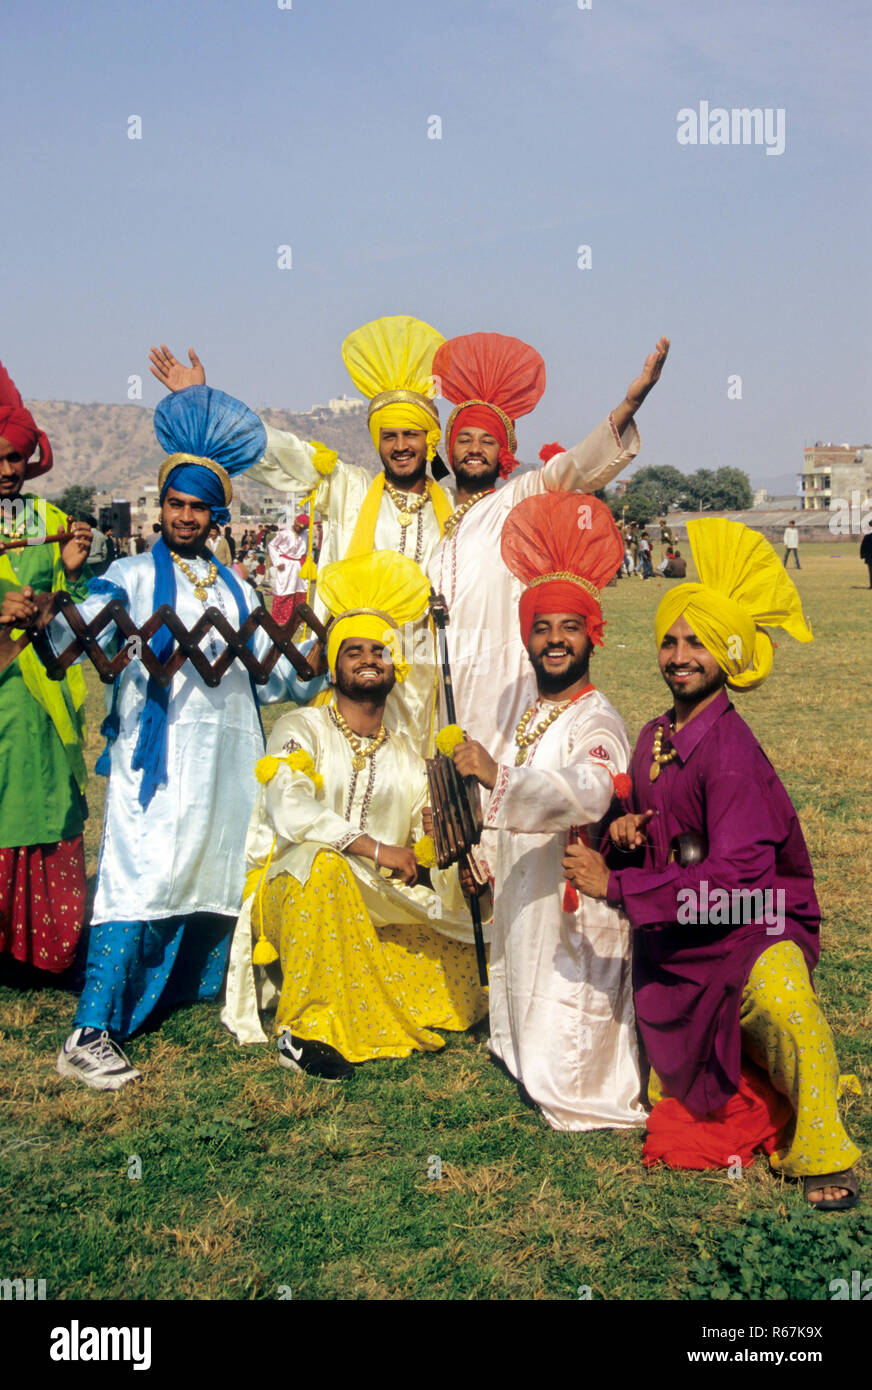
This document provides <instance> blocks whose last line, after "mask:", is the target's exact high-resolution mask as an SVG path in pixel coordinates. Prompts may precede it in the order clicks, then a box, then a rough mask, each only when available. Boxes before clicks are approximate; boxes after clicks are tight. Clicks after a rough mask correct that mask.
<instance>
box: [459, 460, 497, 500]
mask: <svg viewBox="0 0 872 1390" xmlns="http://www.w3.org/2000/svg"><path fill="white" fill-rule="evenodd" d="M465 463H466V460H465V459H464V461H463V463H457V464H455V465H454V477H455V481H456V483H457V486H458V487H462V488H463V490H464V491H465V492H487V491H488V490H489V489H490V488H492V487H495V486H496V482H497V479H498V478H499V476H500V465H499V463H495V464H494V466H493V469H492V471H491V472H489V473H484V472H480V471H479V472H476V473H472V472H467V470H466V467H465Z"/></svg>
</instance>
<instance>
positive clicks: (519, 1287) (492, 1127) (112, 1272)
mask: <svg viewBox="0 0 872 1390" xmlns="http://www.w3.org/2000/svg"><path fill="white" fill-rule="evenodd" d="M839 556H840V558H835V557H839ZM802 561H803V569H802V571H801V573H800V574H799V575H798V576H797V578H798V580H799V586H800V590H801V592H802V594H803V597H804V600H805V603H806V608H807V612H808V615H809V617H810V619H811V622H812V626H813V628H814V630H815V633H816V640H815V642H814V644H813V645H811V646H800V645H798V644H796V643H794V642H792V641H791V639H790V638H788V637H784V638H783V639H780V641H779V648H778V651H777V653H776V658H775V674H774V675H773V677H772V678H771V680H770V681H769V682H767V683H766V684H765V685H764V686H763V687H762V688H761V689H760V690H758V691H756V692H752V693H750V694H748V695H746V696H744V697H737V703H738V707H739V710H740V712H741V713H742V714H743V715H744V716H745V718H747V719H748V721H749V723H750V724H751V725H752V727H753V728H754V730H755V732H756V734H757V736H758V737H759V738H760V740H761V742H762V744H763V746H764V748H765V749H766V751H767V753H768V754H769V756H770V757H771V759H772V761H773V763H774V764H775V767H776V769H777V770H778V772H779V774H780V775H781V777H782V779H783V781H784V782H785V784H786V786H787V789H788V791H789V792H790V794H791V795H792V797H793V798H794V801H795V803H796V805H797V807H798V809H799V812H800V815H801V818H802V822H803V826H804V829H805V832H806V836H807V838H808V843H809V848H810V851H811V855H812V859H813V862H814V865H815V869H816V873H817V875H818V890H819V895H820V898H821V903H822V907H823V911H824V926H823V951H824V954H823V960H822V963H821V966H820V968H819V971H818V974H817V983H818V989H819V991H820V994H821V998H822V1001H823V1004H824V1008H825V1011H826V1013H827V1016H828V1018H829V1020H830V1023H831V1025H832V1027H833V1031H834V1033H835V1035H836V1042H837V1048H838V1052H839V1058H840V1063H841V1067H842V1070H843V1071H853V1072H856V1073H857V1074H858V1076H859V1077H860V1080H861V1084H862V1085H863V1089H864V1092H865V1094H864V1095H863V1096H862V1097H859V1098H857V1097H848V1098H847V1099H846V1100H845V1102H844V1103H843V1104H844V1114H845V1115H846V1118H847V1121H848V1124H849V1127H850V1129H851V1131H852V1133H853V1135H854V1137H855V1138H856V1140H857V1142H858V1143H859V1144H860V1145H861V1147H862V1148H863V1149H864V1150H865V1151H868V1148H869V1144H870V1139H872V1120H870V1105H869V1090H870V1078H872V1044H870V1036H872V1033H870V1024H872V1009H870V1002H869V1000H870V982H872V949H870V940H869V920H870V912H869V900H868V884H867V872H866V865H867V864H868V860H869V853H868V826H867V814H866V808H867V805H868V777H869V769H870V767H872V759H870V751H872V750H870V738H869V733H868V677H867V670H866V667H867V661H868V648H869V631H870V616H872V611H870V610H872V594H870V593H869V592H868V590H866V589H864V588H863V587H862V586H863V585H864V584H865V582H866V571H865V568H864V567H862V566H861V565H860V564H859V563H858V561H857V560H856V556H855V553H854V548H853V547H847V546H844V547H839V546H835V545H834V546H832V547H829V546H820V547H818V548H813V547H811V546H806V547H805V549H804V551H803V555H802ZM664 587H665V584H664V582H663V581H659V580H658V581H654V582H650V581H649V582H648V583H645V584H643V583H642V581H641V580H632V581H621V583H620V584H619V586H618V587H617V589H613V590H609V591H607V598H606V613H607V617H608V619H609V626H608V628H607V647H606V649H605V651H603V652H600V653H598V654H597V657H596V661H595V666H594V680H595V682H596V683H597V685H599V687H600V688H601V689H602V690H603V691H604V692H605V693H606V694H607V695H608V696H609V698H610V699H611V700H612V701H613V703H614V704H615V705H616V706H617V708H618V709H619V710H620V711H621V712H622V714H623V715H624V717H625V719H626V721H627V724H628V726H629V729H630V733H631V736H633V737H635V734H636V733H637V731H638V729H639V727H640V726H641V724H642V723H643V722H644V721H645V720H646V719H648V718H650V717H651V716H652V714H654V713H656V712H657V711H658V710H660V709H662V708H663V707H665V704H666V695H667V692H666V689H665V687H664V686H663V684H662V682H661V680H660V677H659V675H658V673H657V669H656V663H655V658H654V651H653V639H652V636H651V631H652V618H653V613H654V609H655V607H656V604H657V601H658V598H659V596H660V594H662V592H663V590H664ZM89 682H91V695H90V700H89V713H90V716H91V722H92V730H93V732H92V735H91V739H90V743H89V758H90V761H91V765H93V761H94V759H95V757H96V754H97V752H98V751H99V748H100V746H101V740H100V739H99V736H98V735H97V733H96V728H97V725H98V723H99V719H100V717H101V711H102V691H101V690H100V689H99V686H98V683H97V682H96V681H92V679H91V674H90V673H89ZM280 712H281V711H280V709H275V710H271V711H268V712H267V722H268V723H271V722H272V720H273V719H274V718H276V717H277V716H278V714H279V713H280ZM89 799H90V803H91V816H92V819H91V821H90V823H89V827H88V835H87V847H88V856H89V867H90V869H91V871H92V872H93V868H94V862H95V856H96V849H97V845H98V841H99V825H100V811H101V802H102V783H101V782H100V780H99V779H96V778H95V779H94V780H93V781H92V783H91V785H90V788H89ZM74 1008H75V999H74V998H73V996H71V995H69V994H65V993H63V992H60V991H57V990H51V989H45V990H42V991H39V992H35V991H25V990H21V989H13V988H11V987H2V988H0V1104H2V1109H0V1159H2V1162H0V1200H2V1205H0V1278H12V1277H17V1276H21V1277H27V1276H32V1277H35V1278H44V1279H46V1281H47V1286H48V1287H47V1296H48V1297H49V1298H82V1297H84V1298H110V1297H117V1298H126V1299H135V1298H170V1299H179V1298H230V1299H249V1298H277V1297H279V1296H280V1290H284V1291H285V1294H284V1296H287V1291H290V1294H291V1295H292V1296H293V1297H294V1298H343V1299H345V1298H410V1297H414V1298H424V1299H428V1298H432V1299H443V1298H452V1299H462V1298H488V1299H491V1298H506V1299H516V1298H547V1299H552V1298H564V1299H575V1298H577V1297H578V1290H579V1287H580V1286H589V1287H590V1289H591V1293H592V1296H593V1297H594V1298H607V1299H630V1298H633V1299H652V1298H663V1299H680V1298H686V1297H687V1296H688V1295H689V1294H691V1293H693V1292H694V1291H696V1292H697V1294H698V1293H699V1291H700V1287H702V1290H703V1292H704V1294H705V1296H709V1294H710V1293H711V1291H712V1290H715V1291H716V1293H715V1296H726V1294H727V1293H728V1292H730V1291H731V1290H732V1292H733V1293H734V1294H735V1293H736V1292H737V1291H738V1293H739V1296H741V1290H742V1288H743V1287H744V1288H745V1289H748V1290H753V1291H754V1292H753V1296H756V1297H761V1296H762V1297H773V1298H777V1297H783V1296H784V1294H785V1292H786V1293H787V1294H790V1293H791V1291H793V1290H797V1292H796V1293H795V1294H794V1296H802V1297H809V1296H811V1297H820V1298H823V1299H825V1298H828V1297H829V1296H830V1295H829V1293H828V1281H829V1279H830V1278H833V1277H837V1276H838V1275H840V1274H842V1275H843V1277H846V1278H847V1279H848V1280H850V1270H851V1268H856V1267H858V1266H857V1260H858V1259H859V1256H858V1255H857V1253H856V1252H857V1250H858V1249H863V1250H865V1251H866V1252H867V1253H868V1252H869V1239H868V1232H869V1229H870V1226H869V1223H868V1219H867V1218H865V1217H864V1216H863V1213H862V1211H860V1212H858V1213H852V1214H849V1215H847V1216H840V1215H830V1216H826V1215H823V1214H818V1216H817V1217H816V1218H815V1220H816V1221H817V1222H818V1223H819V1227H820V1231H821V1232H822V1233H823V1234H822V1236H821V1237H817V1236H816V1234H815V1232H816V1230H817V1229H818V1228H817V1227H814V1228H812V1229H811V1230H810V1231H809V1230H807V1227H806V1225H805V1223H804V1221H803V1207H804V1203H803V1200H802V1196H801V1193H800V1191H799V1189H798V1188H797V1187H796V1186H795V1185H794V1184H790V1183H782V1182H781V1181H780V1180H777V1179H775V1178H773V1177H772V1176H771V1175H770V1174H769V1173H768V1171H767V1169H766V1167H765V1164H764V1162H763V1160H758V1161H757V1163H756V1164H755V1165H754V1166H753V1167H752V1168H751V1169H750V1170H748V1171H747V1172H746V1175H745V1178H744V1180H743V1181H741V1182H734V1181H731V1180H730V1179H729V1178H728V1177H727V1175H726V1174H725V1173H721V1172H710V1173H702V1174H692V1173H674V1172H670V1171H667V1170H654V1171H646V1170H645V1169H644V1168H643V1167H642V1164H641V1143H642V1138H641V1135H640V1134H638V1133H632V1134H620V1133H608V1132H601V1133H596V1134H589V1135H571V1134H557V1133H555V1132H553V1131H552V1130H550V1129H549V1128H548V1126H547V1125H546V1124H545V1123H544V1122H543V1121H542V1119H541V1117H540V1116H539V1114H538V1112H537V1111H535V1110H532V1109H529V1108H528V1107H527V1106H525V1105H524V1104H523V1102H522V1101H521V1100H520V1099H519V1096H518V1092H517V1089H516V1087H515V1086H514V1085H513V1084H512V1082H511V1081H510V1080H509V1079H508V1078H507V1077H506V1076H505V1075H504V1074H503V1073H502V1072H501V1071H500V1070H498V1069H497V1068H496V1067H495V1066H494V1065H493V1064H492V1063H491V1062H490V1061H489V1060H488V1054H487V1050H486V1045H485V1043H486V1029H485V1028H482V1029H479V1030H478V1031H477V1032H476V1033H474V1034H472V1035H469V1036H465V1037H452V1038H450V1039H449V1041H448V1045H447V1047H446V1049H445V1051H444V1052H442V1053H440V1054H431V1055H419V1056H416V1057H412V1058H410V1059H409V1060H407V1061H402V1062H400V1061H398V1062H383V1063H369V1064H367V1065H365V1066H362V1067H360V1068H358V1069H357V1071H356V1072H355V1075H354V1077H353V1078H352V1080H351V1081H350V1082H348V1083H346V1084H345V1085H344V1086H343V1087H341V1088H330V1087H328V1086H326V1085H324V1084H322V1083H318V1082H313V1081H307V1080H305V1079H303V1078H292V1077H290V1076H289V1074H288V1073H287V1072H284V1071H282V1070H280V1069H279V1067H278V1066H277V1065H276V1062H275V1056H274V1051H273V1048H272V1047H268V1048H246V1049H243V1048H241V1047H239V1046H238V1045H237V1044H236V1043H235V1042H234V1040H233V1039H232V1038H231V1037H230V1036H229V1034H227V1033H226V1032H225V1031H224V1030H223V1029H222V1028H221V1026H220V1024H219V1022H218V1009H217V1006H213V1005H196V1006H192V1007H189V1008H185V1009H181V1010H179V1011H177V1012H176V1013H175V1014H173V1015H172V1016H171V1017H170V1018H169V1019H167V1020H166V1021H165V1022H164V1023H163V1024H162V1025H161V1027H160V1028H159V1029H158V1030H156V1031H154V1032H151V1033H148V1034H146V1035H144V1036H142V1037H140V1038H138V1039H135V1040H134V1041H133V1043H132V1044H131V1045H130V1051H131V1054H132V1056H133V1057H134V1059H135V1061H136V1064H137V1065H138V1066H139V1067H141V1069H142V1071H143V1073H144V1081H143V1082H141V1083H139V1084H137V1085H136V1086H131V1087H128V1088H126V1090H124V1091H122V1092H120V1093H119V1094H117V1095H114V1096H103V1095H96V1094H94V1093H91V1092H88V1091H86V1090H84V1088H77V1087H74V1086H72V1085H70V1084H69V1083H67V1082H64V1081H62V1080H61V1078H60V1077H59V1076H58V1075H57V1074H56V1072H55V1071H54V1059H55V1055H56V1053H57V1050H58V1047H59V1046H60V1042H61V1040H62V1039H63V1037H64V1036H65V1034H66V1032H67V1031H68V1030H69V1026H70V1023H71V1020H72V1016H73V1012H74ZM431 1155H438V1156H439V1157H440V1159H441V1162H442V1177H441V1179H439V1180H433V1179H431V1178H428V1164H429V1161H430V1157H431ZM132 1156H138V1158H139V1160H140V1162H141V1171H142V1177H141V1178H139V1179H136V1178H131V1177H129V1176H128V1172H129V1171H135V1165H134V1166H133V1168H131V1164H130V1160H131V1157H132ZM860 1171H861V1176H865V1178H866V1181H867V1186H868V1169H864V1168H863V1167H862V1166H861V1170H860ZM867 1200H868V1199H867ZM755 1214H759V1216H760V1217H761V1218H765V1224H764V1225H763V1226H760V1225H759V1224H755V1222H756V1220H757V1217H756V1215H755ZM791 1215H793V1216H794V1222H793V1223H792V1224H791V1222H790V1220H789V1218H790V1217H791ZM752 1216H754V1218H755V1221H754V1222H751V1221H750V1218H751V1217H752ZM797 1220H799V1221H800V1222H801V1225H800V1227H796V1221H797ZM836 1223H839V1225H840V1227H841V1228H844V1230H845V1232H846V1233H851V1240H848V1239H847V1238H846V1239H845V1240H844V1242H843V1243H841V1244H839V1243H837V1242H836V1238H835V1236H834V1235H833V1234H832V1232H833V1226H834V1224H836ZM761 1230H763V1231H764V1232H765V1240H764V1241H763V1242H762V1243H761V1241H760V1239H759V1232H760V1231H761ZM796 1231H799V1232H800V1234H799V1235H797V1234H796ZM748 1232H750V1237H751V1245H750V1246H749V1248H750V1249H752V1250H753V1251H754V1252H755V1253H754V1255H753V1260H752V1261H751V1263H750V1264H749V1263H748V1262H746V1266H747V1268H746V1271H745V1273H743V1274H741V1276H738V1275H737V1282H735V1283H734V1284H731V1283H730V1281H729V1278H728V1277H727V1276H726V1275H724V1274H723V1272H721V1273H718V1272H717V1270H716V1271H715V1273H711V1270H712V1269H713V1266H712V1264H711V1261H712V1260H715V1261H717V1259H718V1252H719V1251H722V1252H723V1259H724V1262H725V1263H724V1264H723V1268H724V1269H727V1270H728V1271H729V1270H730V1269H732V1268H733V1264H735V1265H736V1268H738V1267H739V1263H740V1259H739V1256H738V1255H737V1254H736V1251H737V1250H741V1249H742V1248H743V1247H744V1240H745V1235H746V1233H748ZM800 1236H801V1238H800ZM818 1239H821V1240H822V1239H826V1241H828V1244H827V1247H826V1253H827V1258H826V1259H825V1260H823V1262H822V1263H821V1265H820V1277H819V1278H817V1277H816V1276H813V1275H812V1274H810V1269H811V1268H812V1267H813V1268H815V1269H817V1265H816V1263H813V1254H812V1252H813V1251H814V1250H815V1249H816V1246H815V1240H818ZM858 1242H859V1244H858ZM770 1248H771V1250H772V1257H771V1260H770V1261H769V1263H767V1258H768V1257H765V1254H761V1253H760V1252H761V1250H763V1251H764V1252H765V1250H767V1249H770ZM821 1249H822V1250H823V1246H821ZM842 1250H843V1251H844V1254H843V1255H840V1253H839V1252H840V1251H842ZM839 1259H843V1260H844V1263H845V1269H844V1271H842V1270H841V1268H840V1267H839V1263H838V1262H839ZM791 1260H793V1261H794V1264H795V1268H791ZM731 1261H732V1262H733V1263H732V1264H731V1263H730V1262H731ZM737 1262H738V1263H737ZM800 1263H801V1269H800ZM860 1267H861V1268H864V1270H865V1273H864V1277H865V1275H868V1274H872V1253H870V1254H869V1257H868V1258H866V1259H865V1265H861V1266H860ZM702 1269H704V1270H706V1271H708V1273H706V1274H704V1275H703V1274H701V1273H700V1271H701V1270H702ZM717 1269H718V1270H721V1266H720V1265H718V1266H717ZM800 1276H801V1277H800ZM725 1279H726V1280H727V1282H724V1280H725ZM742 1280H744V1284H743V1283H742ZM700 1281H702V1286H701V1285H700ZM818 1286H819V1292H816V1290H817V1289H818ZM809 1290H811V1292H809Z"/></svg>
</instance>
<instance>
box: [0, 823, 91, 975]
mask: <svg viewBox="0 0 872 1390" xmlns="http://www.w3.org/2000/svg"><path fill="white" fill-rule="evenodd" d="M85 894H86V880H85V849H84V844H83V841H82V836H81V835H77V836H76V838H75V839H74V840H60V841H59V842H58V843H57V844H56V845H24V846H23V847H22V848H20V849H0V952H8V953H9V954H10V955H12V956H13V958H14V959H15V960H20V961H25V962H26V963H27V964H28V965H34V966H36V967H37V969H39V970H50V971H52V973H53V974H60V972H61V971H63V970H66V969H67V968H68V967H69V966H70V965H71V964H72V961H73V956H74V954H75V950H76V946H77V944H78V940H79V937H80V935H81V933H82V925H83V923H84V919H85Z"/></svg>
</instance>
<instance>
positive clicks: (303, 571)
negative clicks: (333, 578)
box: [300, 555, 318, 584]
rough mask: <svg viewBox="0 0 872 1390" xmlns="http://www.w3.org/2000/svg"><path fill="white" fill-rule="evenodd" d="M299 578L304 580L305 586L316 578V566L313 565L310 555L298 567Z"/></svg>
mask: <svg viewBox="0 0 872 1390" xmlns="http://www.w3.org/2000/svg"><path fill="white" fill-rule="evenodd" d="M300 578H301V579H305V581H306V583H307V584H308V583H309V582H310V581H311V580H312V579H317V578H318V566H317V565H316V564H315V561H314V560H313V559H312V557H311V555H309V556H307V558H306V559H305V560H304V561H303V563H302V565H301V566H300Z"/></svg>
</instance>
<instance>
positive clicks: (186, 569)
mask: <svg viewBox="0 0 872 1390" xmlns="http://www.w3.org/2000/svg"><path fill="white" fill-rule="evenodd" d="M170 554H171V555H172V557H173V561H174V563H175V564H177V565H178V567H179V569H180V570H181V571H182V574H183V575H184V576H185V578H186V579H190V581H191V583H192V584H193V586H194V597H195V598H198V599H199V600H200V602H201V603H204V602H205V600H206V594H207V591H208V590H209V589H211V587H212V585H213V584H214V583H215V580H216V579H217V578H218V566H217V565H216V564H215V562H214V561H213V560H210V561H209V569H208V571H207V573H206V576H205V578H203V579H198V578H197V576H196V574H195V573H194V571H193V570H192V569H191V566H190V565H187V564H185V561H184V560H183V559H182V557H181V555H177V554H176V552H175V551H174V550H171V551H170Z"/></svg>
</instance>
